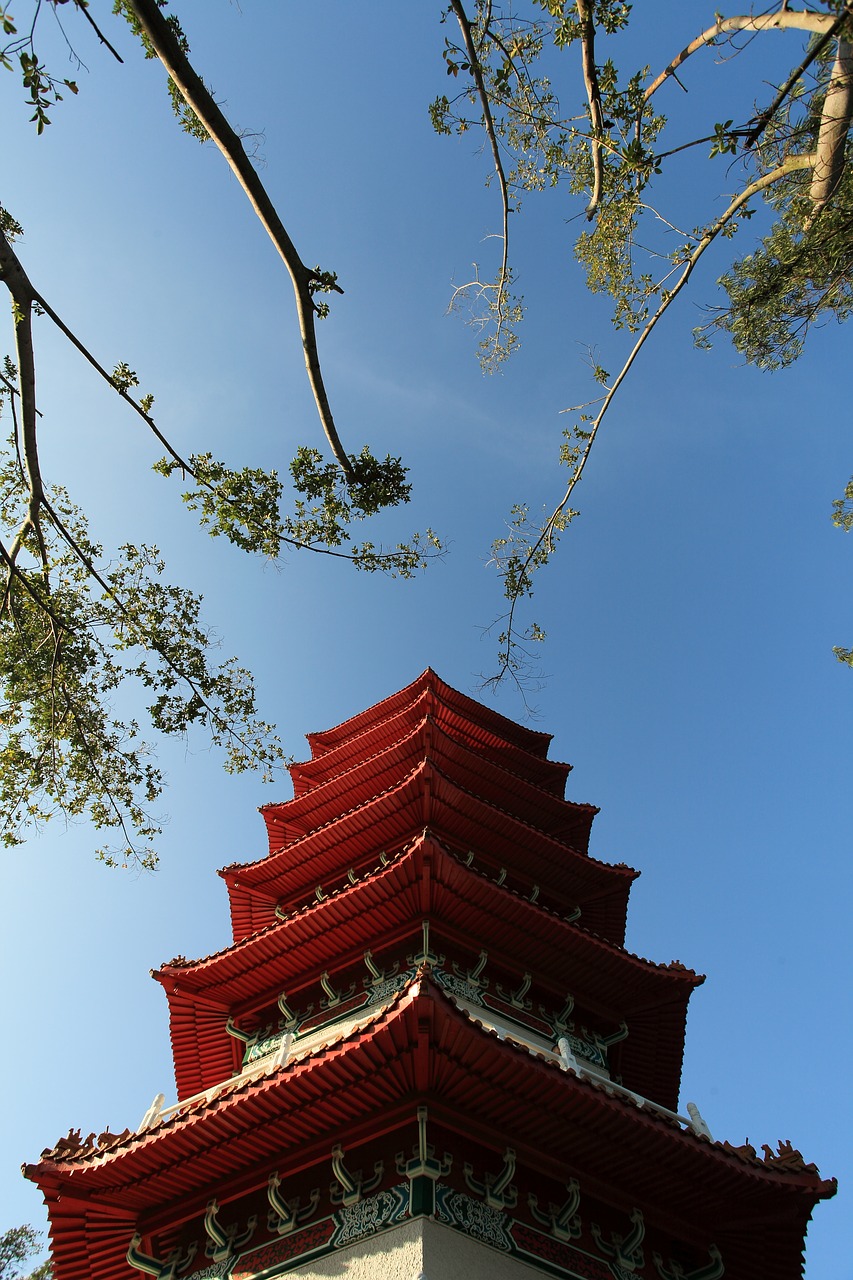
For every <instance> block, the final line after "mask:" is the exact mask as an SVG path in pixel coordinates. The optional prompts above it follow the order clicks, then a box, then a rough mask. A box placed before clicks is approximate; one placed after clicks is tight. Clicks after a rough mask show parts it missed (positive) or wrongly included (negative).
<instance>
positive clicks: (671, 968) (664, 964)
mask: <svg viewBox="0 0 853 1280" xmlns="http://www.w3.org/2000/svg"><path fill="white" fill-rule="evenodd" d="M433 839H435V838H434V837H433ZM435 843H436V844H437V845H439V847H440V848H441V849H442V850H443V852H444V853H446V854H447V856H448V857H450V858H452V859H453V860H454V862H457V863H458V864H459V866H460V867H461V868H462V869H463V871H466V872H468V873H469V874H471V875H474V876H478V877H479V878H480V879H481V880H485V881H486V883H487V884H490V885H492V886H493V887H494V888H495V889H498V890H500V891H501V892H502V893H504V892H505V893H508V894H511V895H512V897H514V898H517V899H518V900H519V902H525V903H527V905H528V906H529V907H531V908H532V909H533V910H534V911H542V912H544V914H545V915H547V916H550V917H551V918H552V919H554V920H558V921H559V922H560V924H567V925H571V927H572V928H573V929H576V930H577V931H578V933H582V934H584V936H585V937H587V938H589V939H590V940H591V941H593V942H596V943H598V944H599V945H600V946H603V947H606V948H607V949H608V950H609V951H617V952H619V954H620V955H623V956H625V958H626V959H627V960H636V961H638V962H639V963H640V964H643V965H648V967H649V968H651V969H659V970H662V971H666V972H674V973H680V974H683V975H684V977H685V978H688V977H689V978H694V979H695V980H696V981H695V983H694V984H693V985H694V986H697V987H698V986H701V984H702V983H703V982H704V981H705V977H706V975H705V974H701V973H696V971H695V969H689V968H688V967H687V965H684V964H682V963H681V961H680V960H667V961H659V960H649V959H647V957H646V956H641V955H637V954H636V952H634V951H629V950H628V948H627V947H625V946H622V945H621V944H620V943H617V942H612V941H611V940H610V939H609V938H605V937H603V936H602V935H601V934H600V933H596V932H595V930H594V929H587V928H585V926H583V925H581V924H578V922H577V921H575V920H569V919H568V918H567V917H566V916H563V915H561V914H560V913H559V911H555V910H554V909H553V907H546V906H545V905H544V904H542V903H540V902H538V901H537V902H531V901H530V899H529V898H525V896H524V894H522V893H519V892H518V890H517V889H512V888H510V886H509V885H507V884H498V882H497V881H496V880H493V879H492V877H491V876H489V875H486V873H485V872H484V871H479V870H477V868H476V867H474V866H470V867H469V866H468V865H467V864H466V863H465V862H464V861H463V860H462V858H460V857H459V855H458V854H456V853H454V851H453V850H452V849H449V848H447V847H446V846H445V845H444V844H443V843H442V842H441V841H440V840H435Z"/></svg>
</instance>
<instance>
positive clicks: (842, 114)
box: [806, 40, 853, 229]
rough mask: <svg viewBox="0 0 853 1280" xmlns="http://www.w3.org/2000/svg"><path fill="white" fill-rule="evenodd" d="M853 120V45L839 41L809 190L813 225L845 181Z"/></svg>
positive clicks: (822, 116)
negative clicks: (852, 121)
mask: <svg viewBox="0 0 853 1280" xmlns="http://www.w3.org/2000/svg"><path fill="white" fill-rule="evenodd" d="M851 116H853V44H850V43H849V42H848V41H847V40H839V41H838V49H837V52H836V55H835V62H834V63H833V67H832V72H831V74H830V77H829V86H828V88H827V91H826V97H825V99H824V102H823V113H822V115H821V118H820V129H819V130H818V136H817V147H816V149H815V165H814V174H813V176H812V183H811V187H810V188H809V199H810V200H811V202H812V212H811V215H810V217H809V225H810V224H811V223H812V222H813V221H814V219H815V217H816V216H817V215H818V214H819V213H820V211H821V209H822V208H823V207H824V205H825V204H826V202H827V200H829V198H830V196H831V195H832V193H833V192H834V191H835V188H836V187H837V186H838V183H839V181H840V180H841V175H842V173H843V172H844V157H845V151H846V145H845V144H846V142H847V133H848V131H849V129H850V120H851ZM806 229H808V228H806Z"/></svg>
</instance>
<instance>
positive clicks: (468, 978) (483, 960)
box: [453, 951, 489, 988]
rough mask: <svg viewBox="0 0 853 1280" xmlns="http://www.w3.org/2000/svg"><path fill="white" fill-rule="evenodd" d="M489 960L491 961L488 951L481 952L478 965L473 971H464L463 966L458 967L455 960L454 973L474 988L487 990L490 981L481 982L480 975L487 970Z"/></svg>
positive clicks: (485, 979)
mask: <svg viewBox="0 0 853 1280" xmlns="http://www.w3.org/2000/svg"><path fill="white" fill-rule="evenodd" d="M488 960H489V953H488V951H481V952H480V954H479V956H478V957H477V963H476V964H475V965H474V968H473V969H463V968H462V967H461V965H458V964H457V963H456V961H455V960H454V962H453V971H454V973H455V974H456V976H457V978H463V979H464V980H465V982H468V983H470V984H471V986H472V987H482V988H486V987H487V986H488V985H489V979H488V978H484V979H482V981H481V979H480V974H481V973H482V972H483V970H484V969H485V967H486V965H487V963H488Z"/></svg>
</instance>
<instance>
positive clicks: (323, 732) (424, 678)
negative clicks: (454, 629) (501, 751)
mask: <svg viewBox="0 0 853 1280" xmlns="http://www.w3.org/2000/svg"><path fill="white" fill-rule="evenodd" d="M418 685H422V686H423V690H424V691H426V690H428V689H431V690H432V692H433V693H437V694H438V696H439V697H442V691H443V690H447V691H448V692H449V693H451V694H454V695H455V696H456V697H457V698H461V699H462V700H463V701H464V702H466V703H469V704H470V705H471V706H472V707H476V708H477V709H478V710H479V711H480V712H485V714H486V716H487V717H489V718H492V719H496V720H499V721H502V722H503V723H504V724H506V725H508V726H511V727H512V728H513V729H514V730H516V731H518V730H520V731H521V733H522V734H524V735H526V736H529V737H534V738H539V739H540V740H544V741H546V742H549V743H550V742H551V741H553V737H554V735H553V734H552V733H546V732H545V731H544V730H541V729H528V728H527V726H526V725H523V724H519V723H518V722H517V721H516V720H512V719H510V717H509V716H505V715H503V714H502V713H501V712H500V711H494V710H493V709H492V708H491V707H487V706H486V705H485V703H482V702H478V701H477V699H476V698H472V697H471V696H470V695H469V694H467V693H462V692H461V690H459V689H456V688H454V687H453V685H451V684H448V683H447V681H446V680H442V678H441V676H440V675H439V674H438V672H437V671H435V670H433V668H432V667H425V668H424V670H423V671H422V672H421V673H420V675H418V676H415V678H414V680H411V681H410V682H409V683H408V684H406V685H403V687H402V689H397V690H396V691H395V692H394V693H389V694H388V695H387V697H385V698H380V700H379V701H378V702H374V703H373V704H372V706H370V707H365V708H363V710H361V711H357V712H355V714H354V715H351V716H347V718H346V719H345V720H341V721H339V722H338V724H334V725H331V726H330V727H329V728H327V729H317V730H314V731H313V732H312V733H306V735H305V737H306V740H307V741H308V742H310V741H311V739H312V738H322V737H325V736H327V735H328V734H332V733H335V732H336V731H337V730H338V729H343V728H344V726H345V725H348V724H350V723H351V722H352V721H354V720H359V719H361V717H362V716H366V715H367V714H368V713H369V712H371V711H376V710H378V709H379V708H380V707H383V706H385V705H386V704H387V703H389V702H392V701H393V700H394V699H396V698H399V697H400V696H401V695H402V694H404V693H408V692H409V691H410V690H414V689H415V688H416V687H417V686H418ZM436 686H438V687H436ZM418 696H419V695H418ZM442 700H443V701H445V702H446V698H442ZM394 714H395V712H393V711H392V712H389V714H388V715H386V716H382V717H379V718H377V720H375V721H374V724H376V725H378V724H384V723H385V721H386V720H390V719H391V718H392V717H393V715H394Z"/></svg>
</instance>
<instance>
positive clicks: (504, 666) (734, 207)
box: [497, 155, 815, 679]
mask: <svg viewBox="0 0 853 1280" xmlns="http://www.w3.org/2000/svg"><path fill="white" fill-rule="evenodd" d="M814 163H815V157H814V155H800V156H789V157H788V159H787V160H785V161H784V162H783V163H782V164H781V165H779V166H778V167H777V168H776V169H773V170H772V172H770V173H767V174H765V175H764V176H763V177H761V178H757V179H756V180H755V181H754V182H751V183H750V184H749V186H747V187H745V188H744V190H743V191H741V192H740V194H739V195H737V196H736V197H735V199H734V200H732V202H731V203H730V204H729V206H728V208H727V209H726V210H725V211H724V212H723V213H722V214H721V215H720V217H719V218H717V220H716V221H715V222H714V223H712V225H711V226H710V227H708V228H707V229H706V231H705V233H704V235H703V236H702V239H701V240H700V241H699V243H698V244H697V245H696V248H695V249H694V250H693V252H692V253H691V254H690V256H689V258H688V259H687V261H686V262H685V264H684V268H683V270H682V272H681V275H680V276H679V278H678V280H677V281H676V283H675V285H674V286H673V288H672V289H671V290H669V292H668V293H667V294H666V296H665V297H663V298H662V300H661V303H660V306H659V307H658V309H657V310H656V311H655V313H654V315H653V316H651V317H650V318H649V320H648V322H647V323H646V325H645V327H644V328H643V330H642V332H641V333H640V335H639V337H638V338H637V340H636V342H635V343H634V346H633V347H632V349H631V351H630V353H629V355H628V358H627V360H626V361H625V363H624V364H623V366H622V368H621V369H620V371H619V373H618V374H617V376H616V378H615V379H614V381H613V383H612V385H611V386H610V387H609V388H608V391H607V394H606V395H605V397H604V400H603V401H602V404H601V408H600V409H599V411H598V413H597V415H596V417H595V418H594V420H593V421H592V422H591V423H590V424H589V427H588V431H587V435H586V440H585V444H584V448H583V450H582V452H581V455H580V457H579V458H578V460H577V462H576V464H575V469H574V471H573V472H572V475H571V478H570V480H569V483H568V484H567V486H566V490H565V493H564V494H563V496H562V498H561V499H560V501H559V502H558V503H557V505H556V507H555V508H554V510H553V511H552V512H551V514H550V516H549V517H548V519H547V520H546V522H545V524H544V525H543V527H542V529H541V530H540V532H539V536H538V538H537V539H536V541H535V542H534V543H533V545H532V546H531V547H529V549H528V551H527V554H526V555H525V557H524V560H523V561H522V565H521V571H520V573H519V575H518V581H519V583H524V582H525V581H528V582H529V575H530V572H531V569H532V567H534V566H535V562H536V561H537V559H538V557H539V553H540V552H541V551H542V549H543V547H547V544H549V542H550V541H551V539H552V538H553V536H554V533H555V531H556V530H557V526H558V523H559V520H560V517H561V516H562V514H563V512H564V511H565V509H566V507H567V506H568V503H569V499H570V498H571V496H572V493H573V491H574V489H575V487H576V485H577V484H578V482H579V481H580V479H581V476H582V475H583V472H584V468H585V467H586V464H587V462H588V460H589V455H590V452H591V450H592V446H593V444H594V443H595V439H596V436H597V435H598V432H599V429H600V427H601V424H602V422H603V421H604V418H605V415H606V414H607V411H608V409H609V408H610V405H611V404H612V403H613V399H614V397H615V395H616V393H617V391H618V390H619V388H620V386H621V385H622V383H623V382H624V381H625V379H626V377H627V376H628V373H629V372H630V370H631V367H632V365H633V364H634V361H635V360H636V359H637V356H638V355H639V354H640V352H641V351H642V349H643V347H644V346H645V345H646V343H647V342H648V340H649V338H650V337H651V335H652V332H653V331H654V329H655V328H656V326H657V324H658V322H659V321H660V320H661V319H662V317H663V316H664V314H665V313H666V312H667V311H668V310H669V308H670V306H671V305H672V303H673V302H674V301H675V299H676V298H677V296H678V294H679V293H680V292H681V290H682V289H683V288H684V286H685V285H686V284H687V282H688V280H689V279H690V277H691V275H692V274H693V271H694V269H695V267H696V265H697V263H698V262H699V260H700V259H701V257H702V255H703V254H704V253H705V251H706V250H707V249H708V248H709V246H710V245H711V244H713V242H714V241H715V240H716V238H717V237H718V236H719V234H720V232H721V231H722V230H723V228H724V227H725V226H726V225H727V224H728V223H729V222H730V221H731V220H732V218H733V217H734V216H735V214H736V213H737V212H738V210H739V209H742V208H743V206H744V205H745V204H746V203H747V202H748V201H749V200H751V199H752V197H753V196H755V195H758V194H759V193H760V192H761V191H764V190H766V189H767V188H768V187H771V186H773V184H774V183H776V182H779V181H780V180H781V179H782V178H785V177H787V176H788V174H790V173H794V172H796V171H797V170H799V169H809V168H812V167H813V166H814ZM521 595H522V592H521V591H520V590H516V591H515V593H514V594H513V596H512V598H511V600H510V608H509V613H508V615H507V628H506V632H505V636H506V639H505V641H504V645H503V650H502V653H501V658H500V663H499V668H500V669H499V674H498V677H497V678H498V679H501V678H502V677H503V676H504V675H505V674H506V673H507V672H508V671H510V670H511V667H512V649H513V645H514V643H515V642H514V639H513V627H514V619H515V611H516V607H517V605H518V603H519V601H520V599H521Z"/></svg>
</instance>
